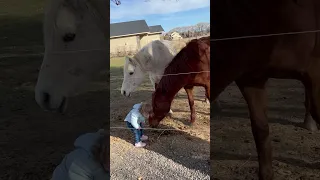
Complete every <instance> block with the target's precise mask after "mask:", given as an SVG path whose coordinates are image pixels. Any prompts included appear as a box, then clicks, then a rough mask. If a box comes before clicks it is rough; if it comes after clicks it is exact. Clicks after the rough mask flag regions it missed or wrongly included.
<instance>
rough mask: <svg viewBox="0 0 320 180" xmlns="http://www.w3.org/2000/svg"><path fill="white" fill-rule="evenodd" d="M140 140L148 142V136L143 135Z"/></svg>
mask: <svg viewBox="0 0 320 180" xmlns="http://www.w3.org/2000/svg"><path fill="white" fill-rule="evenodd" d="M140 139H141V141H146V140H148V136H146V135H142V136H141V138H140Z"/></svg>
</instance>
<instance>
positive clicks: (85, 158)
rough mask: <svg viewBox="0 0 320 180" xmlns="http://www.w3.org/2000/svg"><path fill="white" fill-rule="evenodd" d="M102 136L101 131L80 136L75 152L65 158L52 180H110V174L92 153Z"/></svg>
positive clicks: (76, 142)
mask: <svg viewBox="0 0 320 180" xmlns="http://www.w3.org/2000/svg"><path fill="white" fill-rule="evenodd" d="M101 136H102V135H101V134H100V132H99V131H98V132H96V133H87V134H84V135H81V136H79V137H78V138H77V139H76V141H75V142H74V146H75V150H73V151H72V152H71V153H69V154H67V155H66V156H65V157H64V159H63V160H62V162H61V164H60V165H58V166H57V168H56V169H55V170H54V172H53V175H52V178H51V180H106V179H107V180H110V173H109V172H108V173H107V172H106V171H105V169H104V168H103V166H102V165H101V164H100V163H99V162H97V161H96V160H95V159H94V156H93V153H92V152H91V151H92V147H93V146H94V145H95V144H96V143H97V142H98V140H99V138H100V137H101Z"/></svg>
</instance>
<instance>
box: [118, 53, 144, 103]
mask: <svg viewBox="0 0 320 180" xmlns="http://www.w3.org/2000/svg"><path fill="white" fill-rule="evenodd" d="M123 77H124V79H123V82H122V87H121V94H122V95H124V96H127V97H130V95H131V92H133V91H134V90H135V89H136V88H137V87H138V86H139V85H140V84H141V83H142V82H143V80H144V78H145V72H144V71H143V70H142V68H141V66H139V65H138V64H137V62H136V60H133V59H132V58H130V57H125V64H124V67H123Z"/></svg>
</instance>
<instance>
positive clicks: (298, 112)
mask: <svg viewBox="0 0 320 180" xmlns="http://www.w3.org/2000/svg"><path fill="white" fill-rule="evenodd" d="M220 99H221V101H222V103H221V105H222V108H224V109H223V110H222V112H221V113H212V114H211V118H212V119H213V121H212V122H211V136H212V139H211V158H212V159H211V170H212V172H211V173H213V177H214V179H216V180H229V179H230V180H231V179H237V180H244V179H245V180H251V179H258V176H257V170H258V169H257V168H258V162H257V155H256V149H255V144H254V140H253V135H252V133H251V127H250V120H249V118H248V110H247V106H246V104H245V101H244V99H243V97H242V95H241V94H240V92H239V90H238V88H237V87H236V86H235V85H234V84H232V85H230V86H229V87H228V88H227V90H226V91H225V92H223V93H222V94H221V95H220ZM268 101H269V105H268V107H269V108H268V116H269V122H270V123H269V125H270V135H271V138H272V147H273V157H274V159H273V168H274V171H275V178H274V179H276V180H288V179H290V180H291V179H292V180H315V179H320V142H319V141H320V132H314V133H312V132H309V131H307V130H305V129H303V128H301V123H302V122H303V118H304V113H305V108H304V88H303V86H302V84H301V83H300V82H297V81H293V80H270V81H269V84H268Z"/></svg>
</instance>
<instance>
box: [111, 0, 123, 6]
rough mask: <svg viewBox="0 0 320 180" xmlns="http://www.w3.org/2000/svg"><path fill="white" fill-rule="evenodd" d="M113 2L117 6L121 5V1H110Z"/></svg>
mask: <svg viewBox="0 0 320 180" xmlns="http://www.w3.org/2000/svg"><path fill="white" fill-rule="evenodd" d="M110 1H111V2H113V3H115V4H116V5H117V6H119V5H120V4H121V1H120V0H110Z"/></svg>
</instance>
